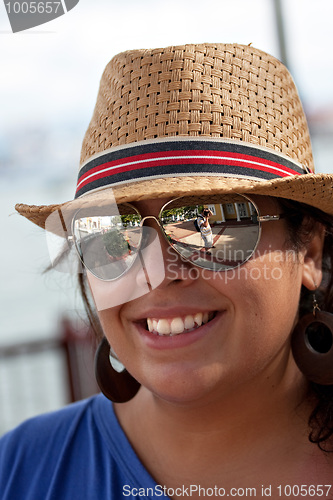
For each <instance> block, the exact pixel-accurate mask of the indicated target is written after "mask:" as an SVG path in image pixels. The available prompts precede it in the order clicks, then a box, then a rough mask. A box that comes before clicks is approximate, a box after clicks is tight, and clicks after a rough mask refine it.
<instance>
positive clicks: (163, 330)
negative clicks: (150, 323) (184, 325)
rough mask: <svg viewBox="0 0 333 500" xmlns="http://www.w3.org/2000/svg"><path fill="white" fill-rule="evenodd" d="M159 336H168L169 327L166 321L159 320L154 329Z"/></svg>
mask: <svg viewBox="0 0 333 500" xmlns="http://www.w3.org/2000/svg"><path fill="white" fill-rule="evenodd" d="M156 331H157V333H159V334H160V335H168V334H169V333H170V325H169V321H168V320H167V319H159V320H158V323H157V328H156Z"/></svg>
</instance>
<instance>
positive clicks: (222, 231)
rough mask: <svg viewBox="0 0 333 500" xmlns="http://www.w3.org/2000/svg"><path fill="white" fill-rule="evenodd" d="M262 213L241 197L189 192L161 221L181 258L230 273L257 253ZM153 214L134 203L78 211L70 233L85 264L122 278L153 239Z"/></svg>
mask: <svg viewBox="0 0 333 500" xmlns="http://www.w3.org/2000/svg"><path fill="white" fill-rule="evenodd" d="M258 215H259V214H258V210H257V208H256V206H255V205H254V203H253V202H252V201H250V200H249V199H248V198H246V197H245V196H242V195H238V194H234V193H233V194H215V195H209V196H201V195H200V196H186V197H180V198H177V199H175V200H172V201H170V202H168V203H167V204H166V205H164V207H163V208H162V210H161V212H160V214H159V223H160V225H161V227H162V229H163V233H164V236H165V237H166V239H167V240H168V242H169V244H170V245H171V246H172V247H173V248H174V250H176V251H177V252H178V254H180V255H181V257H182V258H184V259H185V260H187V261H189V262H191V263H192V264H194V265H196V266H199V267H201V268H204V269H210V270H212V271H226V270H228V269H233V268H235V267H238V266H240V265H242V264H244V263H245V262H246V261H247V260H248V259H249V258H250V257H251V256H252V255H253V253H254V251H255V249H256V246H257V244H258V241H259V238H260V223H259V220H258ZM150 217H152V216H150V215H147V216H146V217H144V218H142V216H141V215H140V214H139V212H138V211H137V210H136V208H135V207H133V206H132V205H130V204H122V205H118V206H117V205H115V204H114V203H113V204H110V205H106V206H104V207H101V206H100V207H96V208H93V209H92V208H91V207H90V208H85V209H81V210H79V211H78V212H77V213H76V215H75V217H74V220H73V226H72V231H73V236H74V241H75V245H76V248H77V250H78V253H79V255H80V258H81V260H82V262H83V263H84V265H85V266H86V267H87V268H88V269H89V270H90V271H91V272H92V273H93V274H94V275H95V276H97V277H98V278H100V279H102V280H114V279H117V278H119V277H120V276H122V275H123V274H124V273H125V272H126V271H128V269H130V267H131V266H132V265H133V263H134V261H135V259H136V257H137V255H138V254H139V251H140V249H142V248H144V247H145V245H146V244H147V243H145V239H146V237H147V238H148V239H149V238H150V236H149V231H148V228H147V227H145V226H144V225H143V224H144V222H145V218H150ZM154 218H155V217H154ZM150 230H152V229H151V228H150ZM145 235H146V236H145Z"/></svg>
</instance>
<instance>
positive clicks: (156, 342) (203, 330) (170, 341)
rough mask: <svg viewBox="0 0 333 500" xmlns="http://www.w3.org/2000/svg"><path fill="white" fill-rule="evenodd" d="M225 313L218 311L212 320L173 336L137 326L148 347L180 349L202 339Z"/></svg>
mask: <svg viewBox="0 0 333 500" xmlns="http://www.w3.org/2000/svg"><path fill="white" fill-rule="evenodd" d="M223 314H224V311H222V312H218V313H217V314H216V315H215V317H214V318H213V319H212V320H211V321H209V322H208V323H205V324H204V325H201V326H199V327H198V328H196V329H195V330H192V331H191V332H184V333H179V334H178V335H172V336H167V335H156V334H154V333H151V332H149V331H148V330H146V329H145V328H143V326H142V325H140V324H137V325H136V327H137V329H138V330H139V333H140V336H141V338H142V339H143V341H144V342H145V344H146V345H147V346H148V347H151V348H153V349H161V350H162V349H179V348H181V347H186V346H189V345H191V344H193V343H195V342H198V341H199V340H200V339H202V338H203V337H205V336H206V335H208V334H209V333H210V332H211V331H212V329H213V328H214V325H215V324H216V323H217V321H218V320H219V319H220V318H221V316H222V315H223Z"/></svg>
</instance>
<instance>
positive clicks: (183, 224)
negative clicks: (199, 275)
mask: <svg viewBox="0 0 333 500" xmlns="http://www.w3.org/2000/svg"><path fill="white" fill-rule="evenodd" d="M257 217H258V212H257V209H256V207H255V205H254V204H253V203H252V202H251V201H250V200H248V199H247V198H246V197H244V196H242V195H238V194H223V195H221V194H219V195H210V196H186V197H181V198H178V199H176V200H173V201H171V202H169V203H168V204H167V205H165V206H164V207H163V210H162V213H161V216H160V218H161V220H162V223H163V227H164V230H165V233H166V235H167V238H168V240H169V242H170V243H171V245H172V246H173V247H174V248H175V249H176V250H177V252H179V253H180V254H181V255H182V257H184V258H185V259H186V260H189V261H191V262H193V263H195V264H196V265H198V266H200V267H203V268H205V269H211V270H213V271H222V270H227V269H233V268H235V267H238V266H240V265H242V264H244V262H246V261H247V260H248V259H249V258H250V257H251V256H252V254H253V252H254V251H255V248H256V245H257V242H258V240H259V234H260V226H259V222H258V218H257Z"/></svg>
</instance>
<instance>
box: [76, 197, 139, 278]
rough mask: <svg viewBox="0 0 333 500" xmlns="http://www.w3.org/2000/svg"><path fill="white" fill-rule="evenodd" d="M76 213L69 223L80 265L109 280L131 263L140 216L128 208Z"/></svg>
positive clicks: (125, 269)
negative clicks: (120, 210)
mask: <svg viewBox="0 0 333 500" xmlns="http://www.w3.org/2000/svg"><path fill="white" fill-rule="evenodd" d="M122 208H123V211H122V214H121V213H120V212H119V207H117V206H115V205H106V206H104V207H96V208H94V209H91V208H89V210H88V209H84V210H80V211H78V212H77V214H76V216H75V218H74V221H73V236H74V241H75V245H76V248H77V250H78V253H79V255H80V258H81V260H82V262H83V263H84V265H85V266H86V267H87V268H88V269H89V270H90V271H91V272H92V273H93V274H94V275H95V276H97V277H98V278H100V279H102V280H113V279H116V278H119V277H120V276H122V275H123V274H124V273H125V272H126V271H127V270H128V269H129V268H130V267H131V266H132V264H133V262H134V260H135V258H136V255H137V253H138V250H139V248H140V246H141V243H142V230H141V226H140V221H141V216H140V214H139V213H138V212H137V211H136V209H135V208H134V207H132V206H130V205H124V206H122Z"/></svg>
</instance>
